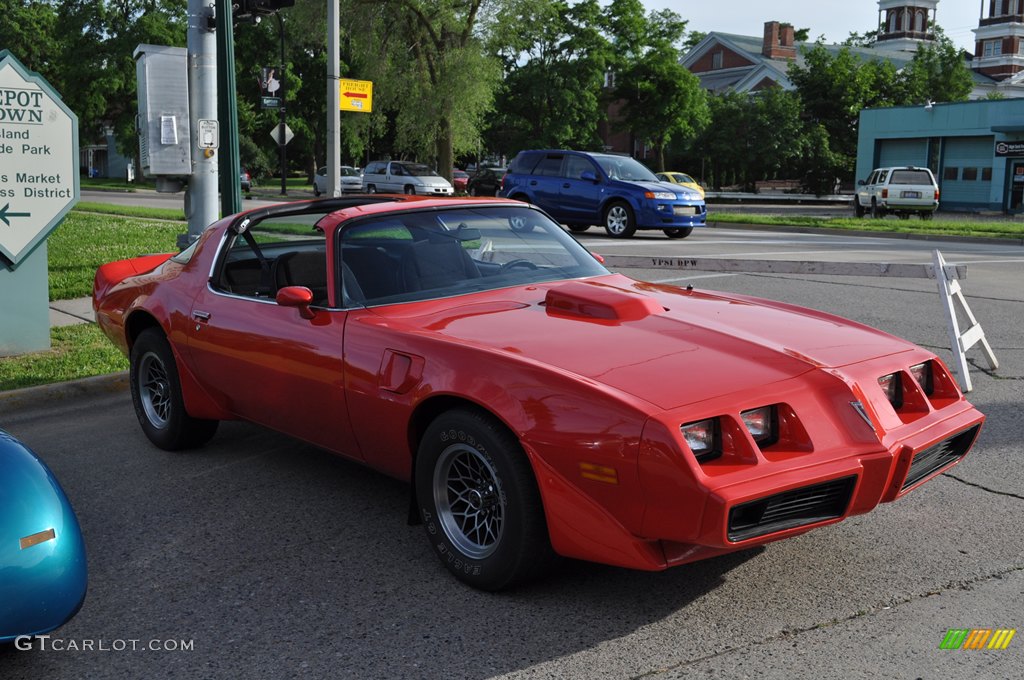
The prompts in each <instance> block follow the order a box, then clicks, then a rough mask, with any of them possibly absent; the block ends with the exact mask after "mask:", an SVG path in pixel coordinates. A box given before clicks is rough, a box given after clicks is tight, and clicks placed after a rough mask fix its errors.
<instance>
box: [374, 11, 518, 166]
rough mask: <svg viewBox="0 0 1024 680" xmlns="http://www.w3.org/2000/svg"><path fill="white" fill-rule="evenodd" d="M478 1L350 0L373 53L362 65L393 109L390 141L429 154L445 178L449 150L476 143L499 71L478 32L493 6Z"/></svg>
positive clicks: (451, 157)
mask: <svg viewBox="0 0 1024 680" xmlns="http://www.w3.org/2000/svg"><path fill="white" fill-rule="evenodd" d="M484 2H485V0H437V1H435V2H428V1H427V0H384V1H383V2H361V1H360V0H356V4H357V5H360V6H361V8H360V17H361V22H360V26H361V28H362V29H363V30H364V31H366V32H367V35H368V36H371V37H372V41H371V42H370V43H366V42H364V43H363V46H364V49H368V50H369V51H373V52H375V57H376V59H375V60H374V61H373V62H372V63H369V64H368V66H369V68H370V69H371V71H372V72H373V73H375V74H376V77H375V80H378V81H379V83H378V86H377V87H375V97H374V98H375V100H376V101H377V102H378V103H379V105H380V106H381V107H382V108H383V109H384V110H387V111H390V112H392V113H393V119H392V120H393V125H394V129H395V143H396V145H398V146H399V147H401V148H404V149H407V150H409V151H412V152H414V153H415V154H416V155H422V156H424V157H426V158H429V159H432V160H434V161H435V162H436V165H437V170H438V172H440V173H441V174H442V175H443V176H445V177H449V178H450V176H451V171H452V165H453V161H454V155H455V153H456V152H458V151H462V150H468V149H475V148H476V146H477V144H478V141H479V128H480V125H481V121H482V118H483V115H484V114H485V113H486V112H487V111H488V110H489V109H490V108H491V106H492V104H493V101H494V92H495V89H496V88H497V86H498V83H499V81H500V77H501V69H500V64H499V62H498V60H497V59H496V58H495V57H493V56H491V55H489V54H486V53H485V51H484V49H483V42H482V39H481V36H480V31H481V28H480V26H479V25H478V22H479V20H480V18H481V16H482V15H484V14H486V12H489V11H493V8H491V7H489V6H488V7H485V6H484ZM494 2H497V0H494ZM377 93H379V95H378V94H377ZM378 97H379V98H378Z"/></svg>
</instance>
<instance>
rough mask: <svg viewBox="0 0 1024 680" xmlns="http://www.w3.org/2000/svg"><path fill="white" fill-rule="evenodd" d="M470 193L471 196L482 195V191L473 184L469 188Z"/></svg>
mask: <svg viewBox="0 0 1024 680" xmlns="http://www.w3.org/2000/svg"><path fill="white" fill-rule="evenodd" d="M469 195H470V196H479V195H480V192H478V191H477V190H476V186H471V187H470V188H469Z"/></svg>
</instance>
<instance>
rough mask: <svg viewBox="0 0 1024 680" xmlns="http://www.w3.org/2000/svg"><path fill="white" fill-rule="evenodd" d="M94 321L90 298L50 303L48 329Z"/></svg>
mask: <svg viewBox="0 0 1024 680" xmlns="http://www.w3.org/2000/svg"><path fill="white" fill-rule="evenodd" d="M95 321H96V317H95V315H94V314H93V313H92V298H87V297H83V298H76V299H74V300H53V301H52V302H50V328H56V327H58V326H74V325H75V324H79V323H93V322H95Z"/></svg>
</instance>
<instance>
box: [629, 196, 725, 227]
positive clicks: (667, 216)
mask: <svg viewBox="0 0 1024 680" xmlns="http://www.w3.org/2000/svg"><path fill="white" fill-rule="evenodd" d="M707 215H708V211H707V206H706V205H705V203H704V202H703V201H679V200H676V201H670V200H660V199H644V201H643V203H642V205H641V207H640V210H638V211H637V215H636V218H637V220H636V221H637V229H673V228H684V227H698V226H704V225H705V224H707Z"/></svg>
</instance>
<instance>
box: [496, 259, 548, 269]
mask: <svg viewBox="0 0 1024 680" xmlns="http://www.w3.org/2000/svg"><path fill="white" fill-rule="evenodd" d="M516 267H522V268H523V269H540V267H538V266H537V265H535V264H534V263H532V262H530V261H529V260H524V259H523V258H521V257H520V258H516V259H514V260H509V261H508V262H505V263H504V264H502V265H501V271H508V270H509V269H514V268H516Z"/></svg>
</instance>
